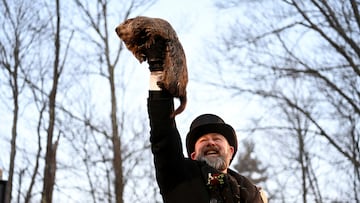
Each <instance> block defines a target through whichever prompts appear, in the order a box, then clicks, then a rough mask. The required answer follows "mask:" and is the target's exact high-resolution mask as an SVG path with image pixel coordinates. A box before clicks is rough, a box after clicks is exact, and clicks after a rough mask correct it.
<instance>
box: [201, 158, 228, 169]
mask: <svg viewBox="0 0 360 203" xmlns="http://www.w3.org/2000/svg"><path fill="white" fill-rule="evenodd" d="M198 160H199V161H205V162H206V163H207V164H208V165H209V166H211V167H213V168H215V169H217V170H219V171H223V170H225V169H226V168H227V165H226V161H225V158H224V157H222V156H218V157H206V156H203V155H202V156H200V157H198Z"/></svg>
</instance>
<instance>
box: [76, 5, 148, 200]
mask: <svg viewBox="0 0 360 203" xmlns="http://www.w3.org/2000/svg"><path fill="white" fill-rule="evenodd" d="M75 2H76V4H77V6H78V8H79V10H80V11H81V13H82V14H83V19H84V20H85V22H86V24H87V25H88V26H89V28H90V29H89V30H90V31H91V32H94V33H95V35H94V36H89V35H87V34H86V33H84V34H86V35H87V38H88V40H89V41H90V42H92V43H93V44H94V47H96V48H97V49H99V52H97V53H96V55H97V56H98V58H99V61H98V62H99V63H98V67H99V68H100V75H102V76H103V77H105V78H106V79H107V81H108V83H109V87H110V88H109V89H110V91H109V92H110V101H111V102H110V104H111V106H110V108H111V109H110V112H111V113H110V121H111V131H110V132H109V133H105V134H104V136H105V137H106V138H108V139H110V141H111V146H112V153H113V157H112V170H113V172H114V178H115V180H114V190H115V201H116V202H118V203H122V202H124V199H123V198H124V185H125V182H126V179H125V177H124V166H123V164H124V157H123V154H122V153H123V152H124V150H123V149H122V147H123V143H122V139H121V136H122V135H123V134H125V131H124V123H125V121H124V120H125V118H126V116H125V113H124V112H120V113H119V109H118V99H117V95H118V94H119V93H118V91H117V89H120V90H125V89H126V81H120V85H118V86H119V88H118V87H117V84H119V83H118V82H117V78H116V73H115V68H116V66H117V64H118V63H119V60H120V54H121V52H122V51H123V45H122V44H121V45H120V46H118V47H117V48H116V49H115V50H114V51H112V50H111V44H113V43H112V41H111V36H112V35H114V29H115V26H114V25H117V24H119V23H121V22H122V21H124V20H125V19H127V18H129V16H130V14H132V13H133V12H136V11H137V10H139V9H144V8H146V7H147V6H149V5H152V3H153V2H154V1H144V0H140V1H139V0H132V1H128V2H126V3H125V2H124V3H123V4H122V6H123V8H122V11H121V12H118V13H119V14H120V15H119V14H118V15H117V16H118V17H117V20H118V21H117V22H115V23H116V24H113V26H110V22H111V21H110V19H109V13H110V12H112V10H110V8H109V1H106V0H105V1H103V0H99V1H97V2H96V8H97V9H96V10H92V8H91V7H90V6H89V5H88V4H87V3H86V1H85V2H83V1H80V0H75ZM98 39H99V40H98ZM118 43H120V40H118ZM101 67H105V69H106V72H103V71H102V69H101ZM120 80H121V79H120ZM120 94H122V95H125V94H124V93H120ZM110 199H111V198H110Z"/></svg>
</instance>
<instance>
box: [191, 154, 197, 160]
mask: <svg viewBox="0 0 360 203" xmlns="http://www.w3.org/2000/svg"><path fill="white" fill-rule="evenodd" d="M195 156H196V153H195V152H193V153H191V154H190V157H191V159H192V160H195Z"/></svg>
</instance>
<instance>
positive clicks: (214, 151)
mask: <svg viewBox="0 0 360 203" xmlns="http://www.w3.org/2000/svg"><path fill="white" fill-rule="evenodd" d="M233 154H234V147H232V146H230V145H229V143H228V141H227V140H226V138H225V137H224V136H222V135H221V134H219V133H209V134H205V135H203V136H201V137H200V138H199V139H198V140H197V141H196V143H195V151H194V152H193V153H191V159H193V160H200V161H205V162H206V163H207V164H209V165H210V166H212V167H213V168H215V169H217V170H219V171H223V172H226V170H227V168H228V167H229V165H230V160H231V157H232V155H233Z"/></svg>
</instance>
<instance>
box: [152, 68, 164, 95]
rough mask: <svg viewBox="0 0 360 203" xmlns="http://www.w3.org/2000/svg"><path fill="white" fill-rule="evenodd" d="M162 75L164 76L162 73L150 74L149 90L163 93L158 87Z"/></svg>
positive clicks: (154, 72) (153, 72)
mask: <svg viewBox="0 0 360 203" xmlns="http://www.w3.org/2000/svg"><path fill="white" fill-rule="evenodd" d="M162 75H163V72H162V71H151V72H150V83H149V90H153V91H161V88H160V87H159V86H158V81H161V79H162Z"/></svg>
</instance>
